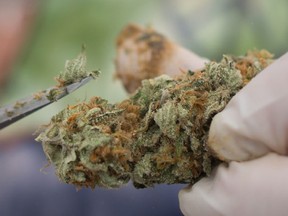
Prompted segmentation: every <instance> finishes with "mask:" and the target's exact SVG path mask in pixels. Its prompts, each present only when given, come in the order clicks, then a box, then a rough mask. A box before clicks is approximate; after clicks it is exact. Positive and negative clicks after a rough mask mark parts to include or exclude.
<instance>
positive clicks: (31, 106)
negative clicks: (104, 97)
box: [0, 76, 93, 129]
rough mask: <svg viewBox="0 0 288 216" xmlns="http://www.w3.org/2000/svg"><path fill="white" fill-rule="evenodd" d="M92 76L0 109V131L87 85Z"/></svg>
mask: <svg viewBox="0 0 288 216" xmlns="http://www.w3.org/2000/svg"><path fill="white" fill-rule="evenodd" d="M91 79H93V77H92V76H88V77H86V78H84V79H82V80H80V81H79V82H76V83H72V84H69V85H67V86H64V87H56V86H55V87H52V88H49V89H46V90H44V91H40V92H38V93H36V94H34V95H32V96H30V97H26V98H23V99H20V100H18V101H16V102H15V103H13V104H8V105H6V106H3V107H1V108H0V129H2V128H5V127H7V126H9V125H10V124H12V123H14V122H16V121H18V120H20V119H22V118H23V117H25V116H27V115H29V114H31V113H33V112H35V111H37V110H39V109H41V108H43V107H45V106H47V105H49V104H51V103H53V102H55V101H57V100H59V99H61V98H62V97H64V96H66V95H68V94H70V93H71V92H73V91H75V90H76V89H78V88H79V87H81V86H83V85H85V84H86V83H88V82H89V81H90V80H91Z"/></svg>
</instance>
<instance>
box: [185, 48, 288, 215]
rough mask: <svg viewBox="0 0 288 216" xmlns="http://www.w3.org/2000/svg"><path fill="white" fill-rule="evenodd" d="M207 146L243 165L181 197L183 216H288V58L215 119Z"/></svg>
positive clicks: (219, 171)
mask: <svg viewBox="0 0 288 216" xmlns="http://www.w3.org/2000/svg"><path fill="white" fill-rule="evenodd" d="M208 145H209V147H210V148H211V149H212V150H213V151H214V152H215V154H216V155H218V157H219V158H221V159H223V160H226V161H240V162H230V163H229V164H228V166H227V167H225V166H224V165H220V166H219V167H218V168H216V169H215V170H214V173H213V174H212V175H211V176H210V177H207V178H204V179H202V180H200V181H199V182H197V183H196V184H194V185H193V186H192V187H191V188H187V189H184V190H182V191H180V193H179V200H180V208H181V210H182V212H183V213H184V215H186V216H188V215H206V216H209V215H236V216H237V215H261V216H263V215H288V205H287V204H286V203H287V201H288V187H287V182H288V157H287V154H288V53H286V54H285V55H284V56H282V57H281V58H280V59H278V60H277V61H275V62H274V63H273V64H272V65H270V66H269V67H267V68H266V69H265V70H264V71H262V72H261V73H260V74H259V75H257V77H256V78H254V79H253V80H252V81H251V82H250V83H249V84H248V85H247V86H246V87H245V88H243V89H242V90H241V91H240V92H239V93H238V94H236V95H235V96H234V97H233V98H232V100H231V101H230V102H229V104H228V105H227V106H226V108H225V109H224V110H223V111H222V112H221V113H219V114H217V115H216V116H215V118H214V119H213V121H212V124H211V129H210V133H209V144H208ZM271 152H274V153H271ZM280 155H282V156H280ZM241 161H246V162H241Z"/></svg>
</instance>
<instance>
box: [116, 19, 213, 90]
mask: <svg viewBox="0 0 288 216" xmlns="http://www.w3.org/2000/svg"><path fill="white" fill-rule="evenodd" d="M205 62H208V60H207V59H205V58H202V57H200V56H198V55H196V54H195V53H193V52H191V51H188V50H187V49H185V48H183V47H181V46H180V45H178V44H176V43H174V42H172V41H171V40H169V39H168V38H166V37H165V36H164V35H162V34H159V33H158V32H156V31H155V30H154V29H152V28H151V27H150V28H149V27H148V28H142V27H141V26H138V25H133V24H130V25H128V26H126V27H125V28H124V29H123V30H122V31H121V33H120V34H119V36H118V38H117V56H116V59H115V66H116V75H117V77H118V78H120V79H121V81H122V83H123V84H124V86H125V88H126V90H127V91H128V92H130V93H132V92H134V91H135V90H136V89H137V88H138V87H139V86H140V85H141V81H142V80H143V79H151V78H154V77H156V76H159V75H161V74H167V75H169V76H171V77H175V76H178V75H179V74H181V72H183V71H185V72H186V71H187V70H196V69H201V68H203V67H204V63H205Z"/></svg>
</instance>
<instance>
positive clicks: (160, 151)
mask: <svg viewBox="0 0 288 216" xmlns="http://www.w3.org/2000/svg"><path fill="white" fill-rule="evenodd" d="M271 58H272V56H271V54H270V53H268V52H267V51H263V50H262V51H255V52H248V54H247V55H246V56H242V57H233V56H228V55H227V56H224V57H223V59H222V60H221V61H220V62H219V63H217V62H210V63H208V64H206V67H205V68H204V69H203V70H199V71H187V73H185V74H182V75H181V76H179V77H178V78H176V79H172V78H170V77H168V76H166V75H163V76H160V77H157V78H154V79H147V80H143V81H142V87H141V88H139V89H138V90H137V91H136V92H135V93H134V94H133V95H132V96H131V97H130V98H129V99H127V100H125V101H123V102H121V103H117V104H110V103H109V102H108V101H106V100H104V99H102V98H99V97H94V98H92V99H91V100H90V102H88V103H86V102H83V103H79V104H76V105H74V106H68V107H67V108H66V109H64V110H63V111H61V112H60V113H58V114H57V115H55V116H54V117H53V118H52V120H51V122H50V124H49V125H48V126H47V128H46V130H45V131H44V132H42V133H41V134H40V135H39V137H38V138H37V140H38V141H40V142H42V145H43V149H44V152H45V154H46V156H47V158H48V160H49V162H50V163H51V164H53V165H54V166H55V168H56V173H57V175H58V176H59V178H60V179H61V180H62V181H64V182H66V183H69V184H74V185H76V186H80V187H81V186H86V187H91V188H94V187H95V186H101V187H105V188H117V187H120V186H121V185H123V184H125V183H127V182H128V181H129V180H132V181H133V183H134V185H135V187H137V188H142V187H149V186H153V184H160V183H166V184H173V183H194V182H195V181H197V180H198V179H199V178H201V177H203V176H206V175H209V173H210V171H211V168H212V167H213V166H215V165H217V164H218V163H219V159H217V158H215V157H214V156H213V154H212V153H211V152H210V151H209V149H208V148H207V144H206V142H207V137H208V132H209V126H210V123H211V121H212V118H213V116H214V115H215V114H216V113H218V112H220V111H221V110H223V108H224V107H225V106H226V104H227V103H228V102H229V100H230V99H231V98H232V97H233V95H235V94H236V93H237V92H238V91H239V90H240V89H241V88H242V87H244V86H245V84H246V83H248V82H249V81H250V80H251V79H252V78H253V77H255V76H256V75H257V74H258V73H259V72H260V71H261V70H263V68H265V67H266V66H267V65H268V64H269V63H270V62H271V61H272V60H271Z"/></svg>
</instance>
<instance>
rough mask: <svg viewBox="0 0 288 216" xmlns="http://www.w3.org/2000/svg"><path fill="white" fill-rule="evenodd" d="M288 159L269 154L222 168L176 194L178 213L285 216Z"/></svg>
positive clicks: (186, 215) (207, 215) (287, 191)
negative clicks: (178, 206) (178, 204)
mask: <svg viewBox="0 0 288 216" xmlns="http://www.w3.org/2000/svg"><path fill="white" fill-rule="evenodd" d="M287 182H288V158H287V157H284V156H279V155H277V154H274V153H270V154H268V155H266V156H263V157H261V158H259V159H255V160H252V161H247V162H231V163H230V164H229V166H228V167H226V166H224V165H221V166H219V167H218V168H217V169H216V170H215V173H214V175H213V176H210V177H208V178H203V179H202V180H200V181H199V182H197V183H196V184H194V185H193V186H192V187H189V188H186V189H183V190H181V191H180V193H179V202H180V208H181V211H182V212H183V214H184V215H185V216H189V215H193V216H197V215H205V216H209V215H211V216H212V215H213V216H217V215H235V216H237V215H239V216H240V215H241V216H242V215H245V216H249V215H251V216H252V215H253V216H254V215H261V216H265V215H276V216H277V215H287V208H288V207H287V199H288V187H287V186H286V185H287Z"/></svg>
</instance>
